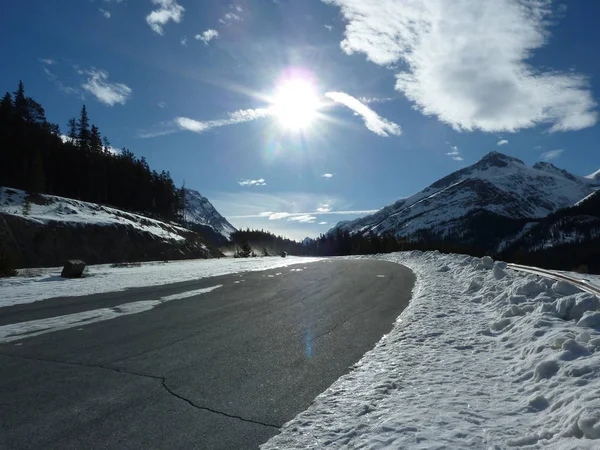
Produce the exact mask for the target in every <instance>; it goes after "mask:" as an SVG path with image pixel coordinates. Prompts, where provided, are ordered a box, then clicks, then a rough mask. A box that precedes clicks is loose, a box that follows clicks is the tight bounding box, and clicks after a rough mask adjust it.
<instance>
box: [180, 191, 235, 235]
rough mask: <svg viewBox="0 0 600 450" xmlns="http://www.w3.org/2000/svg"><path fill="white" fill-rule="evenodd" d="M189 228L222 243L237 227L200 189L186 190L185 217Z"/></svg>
mask: <svg viewBox="0 0 600 450" xmlns="http://www.w3.org/2000/svg"><path fill="white" fill-rule="evenodd" d="M184 221H185V223H186V226H187V227H188V228H191V229H194V230H197V231H199V232H201V233H202V234H204V235H205V236H206V237H207V239H209V240H210V241H211V242H213V243H215V244H217V245H221V244H223V243H225V242H227V241H229V239H230V237H231V233H234V232H236V231H237V230H236V228H235V227H234V226H233V225H231V224H230V223H229V222H228V221H227V219H225V217H223V216H222V215H221V214H219V212H218V211H217V210H216V209H215V207H214V206H213V205H212V204H211V203H210V202H209V201H208V199H207V198H206V197H203V196H202V194H200V192H198V191H194V190H192V189H186V190H185V217H184Z"/></svg>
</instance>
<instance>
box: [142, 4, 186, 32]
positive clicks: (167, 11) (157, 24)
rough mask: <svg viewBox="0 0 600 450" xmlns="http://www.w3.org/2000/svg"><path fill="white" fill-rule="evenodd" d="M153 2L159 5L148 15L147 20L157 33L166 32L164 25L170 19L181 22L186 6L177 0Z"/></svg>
mask: <svg viewBox="0 0 600 450" xmlns="http://www.w3.org/2000/svg"><path fill="white" fill-rule="evenodd" d="M152 3H153V4H154V5H156V6H158V9H155V10H154V11H152V12H151V13H150V14H148V15H147V16H146V22H147V23H148V25H150V28H152V31H154V32H155V33H156V34H160V35H161V36H162V35H163V34H164V32H163V26H164V25H166V24H167V23H168V22H169V21H171V20H172V21H173V22H175V23H179V22H181V18H182V17H183V13H184V11H185V8H184V7H183V6H181V5H180V4H178V3H177V0H152Z"/></svg>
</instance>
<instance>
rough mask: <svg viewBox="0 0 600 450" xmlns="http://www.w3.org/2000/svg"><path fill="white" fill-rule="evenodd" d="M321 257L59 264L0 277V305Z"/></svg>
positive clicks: (101, 291)
mask: <svg viewBox="0 0 600 450" xmlns="http://www.w3.org/2000/svg"><path fill="white" fill-rule="evenodd" d="M322 259H323V258H302V257H294V256H288V257H287V258H278V257H271V258H236V259H233V258H221V259H202V260H186V261H172V262H169V263H163V262H150V263H143V264H141V265H140V266H139V267H118V268H115V267H111V266H110V265H109V264H100V265H95V266H88V267H87V268H86V272H85V274H84V275H85V277H84V278H79V279H66V278H61V277H60V273H61V270H62V268H61V267H54V268H49V269H25V270H23V271H21V273H23V275H22V276H16V277H11V278H2V279H0V307H3V306H12V305H19V304H22V303H32V302H35V301H38V300H45V299H48V298H53V297H78V296H83V295H91V294H102V293H106V292H115V291H123V290H125V289H129V288H137V287H147V286H158V285H164V284H171V283H178V282H182V281H192V280H198V279H201V278H208V277H216V276H221V275H228V274H232V273H242V272H252V271H259V270H269V269H276V268H280V267H287V266H291V265H293V264H302V263H304V264H306V263H312V262H316V261H321V260H322ZM304 268H305V269H306V267H304Z"/></svg>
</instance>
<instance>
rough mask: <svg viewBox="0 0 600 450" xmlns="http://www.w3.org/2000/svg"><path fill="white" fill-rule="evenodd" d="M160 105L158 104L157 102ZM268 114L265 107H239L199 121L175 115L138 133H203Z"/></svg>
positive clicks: (148, 135)
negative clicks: (219, 117) (152, 127)
mask: <svg viewBox="0 0 600 450" xmlns="http://www.w3.org/2000/svg"><path fill="white" fill-rule="evenodd" d="M159 106H160V104H159ZM269 114H270V111H269V110H268V109H266V108H257V109H240V110H238V111H234V112H232V113H229V118H228V119H220V120H208V121H205V122H201V121H198V120H194V119H190V118H188V117H176V118H175V119H173V120H172V121H169V122H163V123H160V124H158V126H156V127H155V128H154V129H153V130H150V131H143V132H141V133H140V135H139V137H141V138H153V137H157V136H165V135H167V134H173V133H177V132H179V131H184V130H185V131H192V132H194V133H203V132H205V131H208V130H210V129H212V128H218V127H223V126H226V125H235V124H238V123H243V122H250V121H252V120H256V119H261V118H263V117H266V116H268V115H269Z"/></svg>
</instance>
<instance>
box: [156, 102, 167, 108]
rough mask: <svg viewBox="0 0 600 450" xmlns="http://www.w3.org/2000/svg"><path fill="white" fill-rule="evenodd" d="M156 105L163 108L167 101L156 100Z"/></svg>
mask: <svg viewBox="0 0 600 450" xmlns="http://www.w3.org/2000/svg"><path fill="white" fill-rule="evenodd" d="M156 106H158V107H159V108H164V107H165V106H167V103H166V102H158V103H157V104H156Z"/></svg>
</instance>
